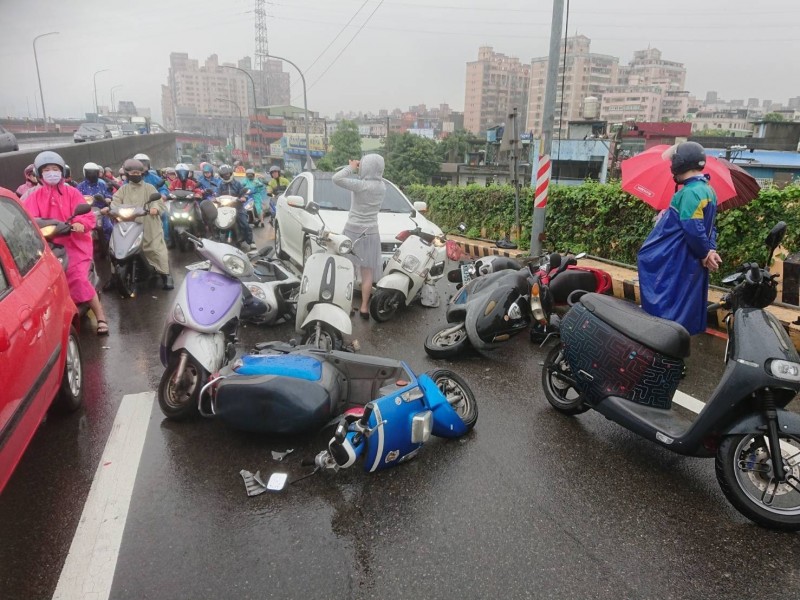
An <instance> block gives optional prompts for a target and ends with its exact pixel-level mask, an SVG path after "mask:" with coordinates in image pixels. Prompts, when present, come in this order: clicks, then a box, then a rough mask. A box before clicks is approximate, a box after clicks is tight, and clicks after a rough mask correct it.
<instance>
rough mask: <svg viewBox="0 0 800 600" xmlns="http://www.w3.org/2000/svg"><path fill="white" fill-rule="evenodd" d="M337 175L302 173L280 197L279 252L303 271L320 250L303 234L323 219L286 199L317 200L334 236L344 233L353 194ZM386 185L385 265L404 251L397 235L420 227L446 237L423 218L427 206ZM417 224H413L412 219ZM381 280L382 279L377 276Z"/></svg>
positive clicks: (277, 221) (382, 228)
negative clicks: (399, 249) (412, 201)
mask: <svg viewBox="0 0 800 600" xmlns="http://www.w3.org/2000/svg"><path fill="white" fill-rule="evenodd" d="M332 175H333V173H328V172H325V171H310V172H305V173H301V174H300V175H298V176H297V177H295V178H294V179H293V180H292V183H290V184H289V187H287V188H286V191H285V192H283V194H281V195H280V196H279V197H278V201H277V203H276V216H275V251H276V253H277V254H278V255H279V256H281V257H282V258H286V257H288V258H290V259H291V260H292V261H293V262H295V263H297V264H298V265H300V266H301V267H302V266H303V265H304V264H305V259H306V258H307V257H308V256H309V255H310V254H311V253H312V252H314V251H318V250H319V248H313V247H312V242H311V240H309V239H308V237H307V236H306V234H305V233H304V232H303V228H304V227H305V228H306V229H311V230H313V231H318V230H319V229H320V226H321V224H320V221H319V219H318V218H317V217H316V216H314V215H312V214H310V213H308V212H306V211H305V210H304V209H302V208H297V207H294V206H289V205H288V203H287V202H286V198H287V197H289V196H300V197H302V198H303V199H304V200H306V201H309V200H313V201H314V202H316V203H317V204H318V205H319V214H320V216H322V219H323V220H324V221H325V225H327V227H328V228H329V229H330V230H331V231H332V232H333V233H342V231H343V230H344V225H345V222H346V221H347V215H348V213H349V211H350V199H351V193H350V191H349V190H346V189H344V188H341V187H339V186H338V185H336V184H335V183H333V181H332V180H331V177H332ZM384 181H385V182H386V197H385V198H384V200H383V206H382V207H381V212H380V214H379V215H378V229H379V231H380V234H381V253H382V255H383V264H384V266H386V262H387V261H388V260H389V258H390V257H391V256H392V254H394V251H395V250H397V248H399V247H400V244H401V242H399V241H398V240H397V239H395V238H396V236H397V234H398V233H400V232H401V231H405V230H406V229H414V228H415V227H416V225H415V224H414V222H415V221H416V223H417V224H418V225H419V226H420V227H421V228H422V230H423V231H426V232H428V233H432V234H434V235H442V230H441V229H439V227H438V226H436V225H435V224H434V223H432V222H430V221H428V219H426V218H425V217H424V216H423V215H422V212H424V211H425V210H426V209H427V206H426V205H425V203H424V202H414V203H413V204H412V203H411V201H410V200H409V199H408V198H406V196H405V195H404V194H403V192H401V191H400V189H399V188H398V187H397V186H396V185H395V184H393V183H392V182H391V181H387V180H386V179H384ZM412 215H413V218H414V220H413V221H412V220H411V218H412ZM377 278H380V275H378V276H377Z"/></svg>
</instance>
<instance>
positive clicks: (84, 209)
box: [72, 204, 92, 217]
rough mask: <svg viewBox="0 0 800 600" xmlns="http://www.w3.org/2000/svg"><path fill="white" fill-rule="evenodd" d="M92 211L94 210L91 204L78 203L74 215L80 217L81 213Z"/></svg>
mask: <svg viewBox="0 0 800 600" xmlns="http://www.w3.org/2000/svg"><path fill="white" fill-rule="evenodd" d="M90 212H92V205H91V204H78V206H76V207H75V212H74V213H73V215H72V216H74V217H79V216H81V215H85V214H87V213H90Z"/></svg>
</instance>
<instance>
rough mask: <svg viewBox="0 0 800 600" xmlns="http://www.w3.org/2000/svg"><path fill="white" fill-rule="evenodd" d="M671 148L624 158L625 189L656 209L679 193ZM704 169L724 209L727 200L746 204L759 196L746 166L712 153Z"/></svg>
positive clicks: (655, 147)
mask: <svg viewBox="0 0 800 600" xmlns="http://www.w3.org/2000/svg"><path fill="white" fill-rule="evenodd" d="M671 148H672V146H666V145H661V146H653V147H652V148H650V149H649V150H646V151H644V152H642V153H641V154H637V155H636V156H634V157H632V158H629V159H627V160H624V161H622V189H623V190H625V191H626V192H628V193H629V194H633V195H634V196H636V197H637V198H639V199H641V200H644V201H645V202H646V203H647V204H649V205H650V206H652V207H653V208H655V209H656V210H662V209H664V208H667V207H668V206H669V203H670V201H671V200H672V196H673V195H674V194H675V181H674V180H673V179H672V172H671V171H670V170H669V167H670V160H669V152H668V151H669V150H671ZM703 171H704V172H705V173H708V174H710V175H711V181H710V182H709V183H710V184H711V187H712V188H714V191H715V192H716V194H717V204H718V205H720V208H722V205H723V204H724V203H725V202H726V201H728V202H733V205H732V206H742V205H744V204H746V203H747V202H750V200H752V199H753V198H755V197H756V196H758V189H759V187H758V183H757V182H756V180H755V179H754V178H753V177H752V176H751V175H749V174H748V173H747V172H745V171H744V169H741V168H740V167H737V166H736V165H733V164H731V163H729V162H728V161H723V160H720V159H717V158H715V157H713V156H708V157H706V167H705V169H704V170H703ZM734 173H735V174H736V175H735V176H734ZM725 208H730V207H728V206H726V207H725Z"/></svg>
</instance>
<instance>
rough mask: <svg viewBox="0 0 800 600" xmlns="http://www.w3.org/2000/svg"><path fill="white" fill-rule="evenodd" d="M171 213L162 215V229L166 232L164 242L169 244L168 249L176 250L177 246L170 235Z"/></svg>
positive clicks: (166, 212)
mask: <svg viewBox="0 0 800 600" xmlns="http://www.w3.org/2000/svg"><path fill="white" fill-rule="evenodd" d="M168 213H169V211H166V210H165V211H164V212H163V213H161V227H162V229H163V230H164V241H165V242H166V244H167V248H174V247H175V244H174V242H173V241H172V238H171V237H170V235H169V214H168Z"/></svg>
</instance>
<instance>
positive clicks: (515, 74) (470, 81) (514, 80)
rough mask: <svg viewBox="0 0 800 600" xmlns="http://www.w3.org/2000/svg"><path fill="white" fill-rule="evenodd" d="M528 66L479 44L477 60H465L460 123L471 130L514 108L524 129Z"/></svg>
mask: <svg viewBox="0 0 800 600" xmlns="http://www.w3.org/2000/svg"><path fill="white" fill-rule="evenodd" d="M530 70H531V69H530V66H529V65H527V64H523V63H521V62H520V60H519V59H518V58H516V57H514V56H506V55H505V54H501V53H499V52H495V51H494V50H493V49H492V48H491V47H490V46H481V48H480V49H479V50H478V60H476V61H472V62H468V63H467V80H466V92H465V96H464V127H465V129H467V130H468V131H471V132H472V133H475V134H478V135H480V134H482V133H484V132H485V131H486V130H487V129H488V128H489V127H492V126H494V125H500V124H501V123H505V122H506V121H507V120H508V115H509V113H511V112H513V110H514V108H517V109H518V111H519V114H520V125H519V126H520V130H521V131H524V130H525V114H526V107H527V106H528V88H529V86H530Z"/></svg>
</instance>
